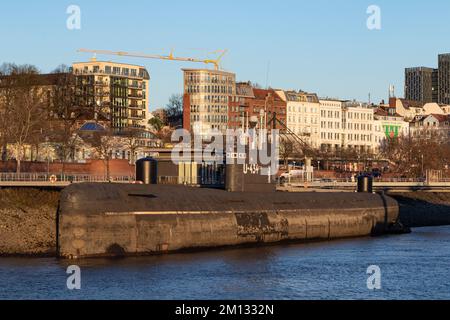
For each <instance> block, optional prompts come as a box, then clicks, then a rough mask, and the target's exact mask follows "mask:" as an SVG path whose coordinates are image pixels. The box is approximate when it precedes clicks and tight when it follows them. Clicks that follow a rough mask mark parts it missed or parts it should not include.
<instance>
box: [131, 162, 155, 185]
mask: <svg viewBox="0 0 450 320" xmlns="http://www.w3.org/2000/svg"><path fill="white" fill-rule="evenodd" d="M136 181H141V182H142V183H143V184H157V183H158V161H156V160H155V159H153V158H150V157H147V158H143V159H140V160H138V161H136Z"/></svg>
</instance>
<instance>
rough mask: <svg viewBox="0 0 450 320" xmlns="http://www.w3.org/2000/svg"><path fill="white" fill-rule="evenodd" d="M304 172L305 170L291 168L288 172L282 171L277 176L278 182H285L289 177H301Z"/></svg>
mask: <svg viewBox="0 0 450 320" xmlns="http://www.w3.org/2000/svg"><path fill="white" fill-rule="evenodd" d="M304 174H305V171H303V170H291V171H289V172H284V173H282V174H281V175H280V177H279V178H278V180H279V182H280V183H281V184H284V183H286V182H287V181H289V179H295V178H303V177H304Z"/></svg>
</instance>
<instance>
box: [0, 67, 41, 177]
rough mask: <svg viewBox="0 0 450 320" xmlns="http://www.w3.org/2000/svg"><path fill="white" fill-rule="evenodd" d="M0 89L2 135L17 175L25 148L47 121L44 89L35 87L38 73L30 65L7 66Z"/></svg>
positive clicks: (38, 85) (37, 84) (37, 82)
mask: <svg viewBox="0 0 450 320" xmlns="http://www.w3.org/2000/svg"><path fill="white" fill-rule="evenodd" d="M3 69H4V70H5V69H6V70H7V74H6V77H4V78H3V79H2V87H3V90H2V91H4V92H6V93H7V96H6V97H5V98H3V99H2V107H0V109H3V112H2V113H3V117H2V118H3V121H2V122H3V124H2V132H3V133H2V136H3V137H4V138H5V140H6V143H7V144H10V145H11V146H12V148H13V153H14V157H15V159H16V161H17V172H18V173H20V172H21V163H22V159H23V157H24V152H25V147H26V145H27V144H29V143H30V142H31V140H32V139H31V138H32V137H33V138H35V139H36V137H37V136H38V135H40V134H41V132H42V130H41V129H42V127H43V123H45V121H46V120H47V116H48V110H47V109H46V106H47V101H46V98H47V95H46V91H45V88H43V87H42V86H40V84H39V72H38V70H37V68H36V67H34V66H30V65H23V66H16V65H9V66H7V67H6V68H3Z"/></svg>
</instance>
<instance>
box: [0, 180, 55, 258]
mask: <svg viewBox="0 0 450 320" xmlns="http://www.w3.org/2000/svg"><path fill="white" fill-rule="evenodd" d="M58 199H59V192H57V191H48V190H38V189H0V256H1V255H32V256H47V255H50V256H53V255H55V254H56V213H57V208H58Z"/></svg>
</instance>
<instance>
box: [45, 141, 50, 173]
mask: <svg viewBox="0 0 450 320" xmlns="http://www.w3.org/2000/svg"><path fill="white" fill-rule="evenodd" d="M48 141H49V138H48V137H45V145H46V147H47V148H46V149H47V176H48V175H50V155H49V144H48Z"/></svg>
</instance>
